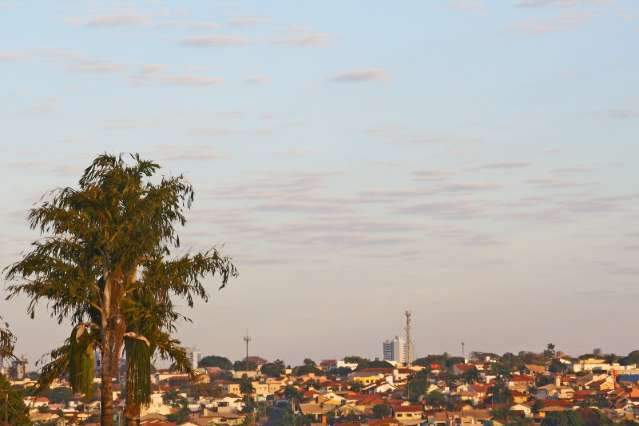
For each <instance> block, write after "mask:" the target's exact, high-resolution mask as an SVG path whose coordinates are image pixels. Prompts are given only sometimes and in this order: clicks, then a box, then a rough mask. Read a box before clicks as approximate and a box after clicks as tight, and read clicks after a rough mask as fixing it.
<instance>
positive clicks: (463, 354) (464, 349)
mask: <svg viewBox="0 0 639 426" xmlns="http://www.w3.org/2000/svg"><path fill="white" fill-rule="evenodd" d="M462 358H464V362H466V347H465V345H464V342H462Z"/></svg>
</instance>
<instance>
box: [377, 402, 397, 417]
mask: <svg viewBox="0 0 639 426" xmlns="http://www.w3.org/2000/svg"><path fill="white" fill-rule="evenodd" d="M392 414H393V409H392V408H391V406H390V405H388V404H375V405H374V406H373V417H375V418H376V419H382V418H384V417H389V416H391V415H392Z"/></svg>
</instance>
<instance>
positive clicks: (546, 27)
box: [514, 12, 592, 35]
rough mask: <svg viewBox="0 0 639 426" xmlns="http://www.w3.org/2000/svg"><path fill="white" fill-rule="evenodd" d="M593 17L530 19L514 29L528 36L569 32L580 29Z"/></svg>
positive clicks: (570, 15)
mask: <svg viewBox="0 0 639 426" xmlns="http://www.w3.org/2000/svg"><path fill="white" fill-rule="evenodd" d="M591 18H592V16H591V15H590V14H587V13H577V12H571V13H562V14H560V15H558V16H556V17H553V18H547V19H542V18H529V19H526V20H523V21H520V22H518V23H517V24H515V26H514V29H515V30H517V31H521V32H524V33H527V34H533V35H540V34H549V33H557V32H562V31H569V30H573V29H575V28H578V27H580V26H582V25H584V24H585V23H587V22H588V21H590V19H591Z"/></svg>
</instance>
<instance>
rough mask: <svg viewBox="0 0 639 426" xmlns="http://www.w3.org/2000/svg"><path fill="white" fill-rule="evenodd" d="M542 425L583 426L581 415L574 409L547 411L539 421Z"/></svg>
mask: <svg viewBox="0 0 639 426" xmlns="http://www.w3.org/2000/svg"><path fill="white" fill-rule="evenodd" d="M541 425H542V426H585V424H584V421H583V420H582V419H581V416H580V415H579V414H578V413H577V412H575V411H558V412H552V413H548V414H547V415H546V417H544V419H543V420H542V422H541Z"/></svg>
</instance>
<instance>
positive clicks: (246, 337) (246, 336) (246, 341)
mask: <svg viewBox="0 0 639 426" xmlns="http://www.w3.org/2000/svg"><path fill="white" fill-rule="evenodd" d="M251 340H252V339H251V336H249V334H248V330H246V335H245V336H244V342H245V343H246V358H245V359H244V361H245V365H246V367H245V368H246V371H247V372H248V371H249V343H250V342H251ZM247 374H248V373H247Z"/></svg>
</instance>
